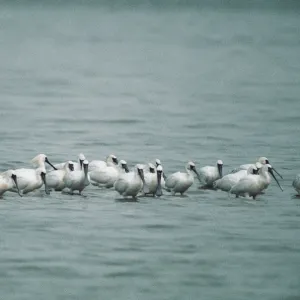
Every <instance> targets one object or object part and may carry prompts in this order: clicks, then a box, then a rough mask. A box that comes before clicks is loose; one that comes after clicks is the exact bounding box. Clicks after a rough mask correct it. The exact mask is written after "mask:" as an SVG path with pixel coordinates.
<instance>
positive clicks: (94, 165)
mask: <svg viewBox="0 0 300 300" xmlns="http://www.w3.org/2000/svg"><path fill="white" fill-rule="evenodd" d="M118 163H119V161H118V159H117V157H116V156H115V155H113V154H110V155H109V156H107V157H106V160H105V161H103V160H92V161H91V162H90V164H89V171H90V172H91V171H100V170H102V169H103V168H106V167H108V166H116V165H118Z"/></svg>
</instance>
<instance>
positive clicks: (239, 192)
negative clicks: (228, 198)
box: [229, 164, 283, 199]
mask: <svg viewBox="0 0 300 300" xmlns="http://www.w3.org/2000/svg"><path fill="white" fill-rule="evenodd" d="M269 173H270V174H271V175H272V177H273V178H274V180H275V181H276V183H277V184H278V186H279V188H280V189H281V191H283V189H282V187H281V186H280V184H279V182H278V180H277V179H276V177H275V176H274V173H273V171H272V166H271V165H269V164H265V165H263V166H262V168H261V169H260V170H259V173H258V175H251V174H249V175H247V176H246V177H244V178H242V179H241V180H240V181H239V182H238V183H237V184H236V185H234V186H233V187H232V189H231V190H230V191H229V193H231V194H235V195H236V197H239V196H245V195H248V196H250V197H253V199H255V198H256V196H257V195H258V194H260V193H261V192H262V191H263V190H265V189H266V188H267V187H268V186H269V184H270V182H271V177H270V175H269Z"/></svg>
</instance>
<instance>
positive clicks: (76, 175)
mask: <svg viewBox="0 0 300 300" xmlns="http://www.w3.org/2000/svg"><path fill="white" fill-rule="evenodd" d="M88 166H89V162H88V161H87V160H84V161H83V169H82V170H77V171H75V170H74V171H71V172H68V173H67V174H66V175H65V177H64V183H65V185H66V187H67V188H68V189H69V190H70V193H71V194H73V192H74V191H78V192H79V194H80V195H81V192H82V191H83V189H84V188H85V187H86V186H88V185H89V184H90V180H89V175H88Z"/></svg>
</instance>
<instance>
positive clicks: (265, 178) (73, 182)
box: [0, 153, 300, 199]
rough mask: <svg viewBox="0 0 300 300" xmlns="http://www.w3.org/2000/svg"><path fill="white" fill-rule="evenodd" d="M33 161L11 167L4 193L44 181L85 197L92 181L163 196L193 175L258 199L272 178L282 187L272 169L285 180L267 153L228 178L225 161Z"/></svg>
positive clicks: (0, 186) (129, 193)
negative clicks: (179, 166)
mask: <svg viewBox="0 0 300 300" xmlns="http://www.w3.org/2000/svg"><path fill="white" fill-rule="evenodd" d="M31 163H32V165H33V168H21V169H15V170H7V171H5V172H3V173H1V174H0V197H2V195H3V194H4V193H5V192H15V193H18V194H19V195H20V196H22V195H25V194H27V193H29V192H33V191H35V190H37V189H40V188H41V187H42V186H43V185H44V187H45V192H46V194H50V191H51V190H54V191H62V192H66V193H70V194H73V193H74V191H78V193H79V194H80V195H81V193H82V191H83V190H84V189H85V188H86V187H87V186H88V185H90V184H92V185H95V186H98V187H101V188H113V189H115V190H116V191H117V192H118V193H119V194H120V195H122V196H123V197H132V198H136V197H137V196H146V195H150V196H156V197H160V196H161V195H162V194H163V193H164V192H165V191H167V192H170V193H171V194H172V195H175V194H177V193H179V194H181V195H183V194H184V193H185V192H186V191H187V190H188V189H189V188H190V187H191V186H192V184H193V183H194V176H195V177H196V178H197V180H199V183H200V186H199V188H201V189H214V190H222V191H225V192H227V193H229V195H231V194H233V195H235V196H236V197H239V196H242V197H252V198H253V199H255V198H256V197H257V195H259V194H262V193H264V191H265V190H266V189H267V188H268V186H269V184H270V182H271V176H272V177H273V178H274V180H275V181H276V183H277V185H278V186H279V188H280V189H281V190H282V191H283V189H282V187H281V185H280V183H279V182H278V180H277V178H276V176H275V174H274V172H275V173H276V174H277V175H278V176H280V177H281V178H282V176H281V175H280V174H279V173H278V172H277V171H276V170H275V169H274V168H273V167H272V166H271V165H270V163H269V160H268V159H267V158H266V157H260V158H259V159H258V161H257V162H255V163H253V164H245V165H241V166H239V167H238V168H236V169H234V170H233V171H232V172H231V173H229V174H227V175H225V176H223V162H222V161H221V160H218V161H217V163H216V165H215V166H206V167H203V168H200V169H199V170H197V169H196V165H195V163H194V162H192V161H190V162H188V163H187V164H186V166H185V172H176V173H173V174H170V175H169V176H166V174H165V173H164V170H163V166H162V164H161V161H160V160H159V159H156V160H155V162H154V163H148V164H137V165H135V166H134V167H133V168H132V170H131V171H130V170H129V168H128V165H127V163H126V161H125V160H120V161H118V159H117V157H116V156H115V155H113V154H111V155H109V156H108V157H107V158H106V160H105V161H101V160H93V161H91V162H90V163H89V162H88V161H87V160H86V158H85V156H84V155H83V154H82V153H81V154H79V156H78V162H73V161H66V162H63V163H60V164H55V165H53V164H52V163H51V162H50V161H49V159H48V158H47V156H46V155H45V154H39V155H37V156H36V157H34V158H33V159H32V160H31ZM46 163H47V164H49V165H50V166H51V168H52V169H51V170H46ZM273 171H274V172H273ZM270 175H271V176H270ZM293 186H294V188H295V190H296V191H297V192H298V193H299V194H300V174H299V175H297V176H296V179H295V180H294V182H293Z"/></svg>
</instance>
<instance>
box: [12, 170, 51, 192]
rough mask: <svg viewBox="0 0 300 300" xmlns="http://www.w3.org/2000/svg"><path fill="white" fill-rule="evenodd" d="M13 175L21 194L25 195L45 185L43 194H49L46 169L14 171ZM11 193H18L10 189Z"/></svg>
mask: <svg viewBox="0 0 300 300" xmlns="http://www.w3.org/2000/svg"><path fill="white" fill-rule="evenodd" d="M14 172H15V174H16V176H17V178H18V187H19V190H20V191H22V192H23V194H27V193H29V192H32V191H34V190H37V189H39V188H41V187H42V185H43V184H44V185H45V192H46V194H49V191H48V188H47V182H46V169H45V168H37V169H24V168H22V169H16V170H15V171H14ZM12 191H14V192H18V189H17V188H12Z"/></svg>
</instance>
